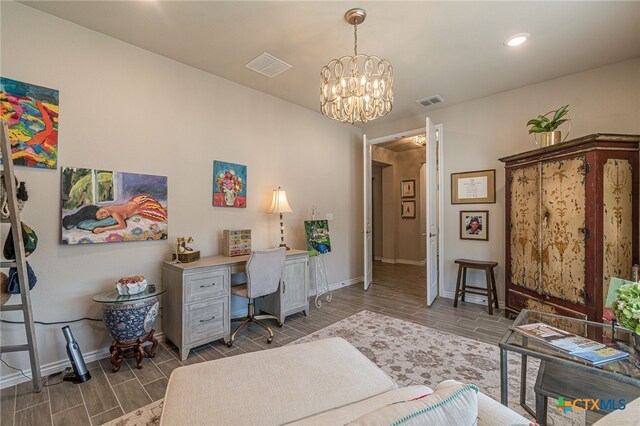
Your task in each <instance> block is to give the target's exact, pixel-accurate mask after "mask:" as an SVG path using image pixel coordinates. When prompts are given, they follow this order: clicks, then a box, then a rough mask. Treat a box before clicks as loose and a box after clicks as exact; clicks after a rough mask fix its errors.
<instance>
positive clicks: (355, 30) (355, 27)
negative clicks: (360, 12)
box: [353, 21, 358, 56]
mask: <svg viewBox="0 0 640 426" xmlns="http://www.w3.org/2000/svg"><path fill="white" fill-rule="evenodd" d="M353 54H354V56H358V21H356V22H355V24H353Z"/></svg>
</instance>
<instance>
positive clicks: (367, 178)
mask: <svg viewBox="0 0 640 426" xmlns="http://www.w3.org/2000/svg"><path fill="white" fill-rule="evenodd" d="M362 150H363V155H362V158H363V161H364V164H363V170H364V172H363V175H364V183H363V189H364V209H362V210H364V220H363V226H364V231H363V236H364V238H363V239H364V289H365V290H367V289H368V288H369V286H370V285H371V282H372V281H373V239H372V238H371V230H372V227H373V225H372V223H371V222H372V210H373V207H372V204H371V189H372V188H371V145H367V135H364V136H363V137H362Z"/></svg>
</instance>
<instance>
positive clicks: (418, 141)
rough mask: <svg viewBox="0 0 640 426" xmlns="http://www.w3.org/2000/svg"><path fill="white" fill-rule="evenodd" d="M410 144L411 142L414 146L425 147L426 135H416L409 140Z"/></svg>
mask: <svg viewBox="0 0 640 426" xmlns="http://www.w3.org/2000/svg"><path fill="white" fill-rule="evenodd" d="M411 142H413V144H414V145H418V146H420V147H422V146H426V145H427V135H426V134H424V133H423V134H421V135H417V136H414V137H412V138H411Z"/></svg>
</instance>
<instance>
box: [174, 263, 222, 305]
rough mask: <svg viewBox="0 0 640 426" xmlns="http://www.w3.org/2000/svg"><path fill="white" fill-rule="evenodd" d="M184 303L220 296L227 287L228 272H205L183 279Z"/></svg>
mask: <svg viewBox="0 0 640 426" xmlns="http://www.w3.org/2000/svg"><path fill="white" fill-rule="evenodd" d="M184 282H185V291H186V294H185V303H190V302H197V301H199V300H203V299H208V298H210V297H216V296H222V295H224V294H226V293H227V291H228V290H227V288H228V287H229V278H228V271H227V270H226V269H225V270H219V271H207V272H202V273H196V274H189V275H187V276H186V277H185V280H184Z"/></svg>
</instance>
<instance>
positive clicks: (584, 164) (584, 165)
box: [580, 161, 591, 175]
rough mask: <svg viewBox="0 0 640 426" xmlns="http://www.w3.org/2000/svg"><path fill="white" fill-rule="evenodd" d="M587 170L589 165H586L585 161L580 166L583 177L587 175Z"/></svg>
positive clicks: (589, 167)
mask: <svg viewBox="0 0 640 426" xmlns="http://www.w3.org/2000/svg"><path fill="white" fill-rule="evenodd" d="M589 170H591V166H589V163H587V162H586V161H585V162H584V163H582V166H580V172H581V173H582V174H583V175H586V174H587V173H589Z"/></svg>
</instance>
